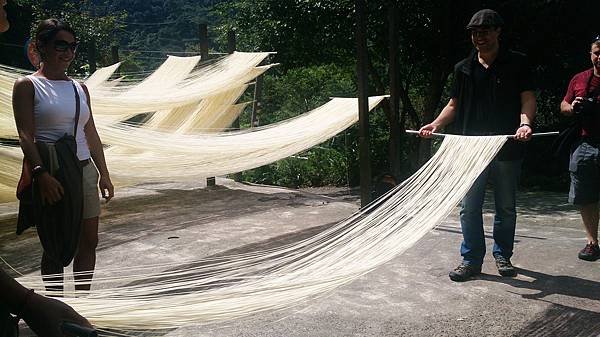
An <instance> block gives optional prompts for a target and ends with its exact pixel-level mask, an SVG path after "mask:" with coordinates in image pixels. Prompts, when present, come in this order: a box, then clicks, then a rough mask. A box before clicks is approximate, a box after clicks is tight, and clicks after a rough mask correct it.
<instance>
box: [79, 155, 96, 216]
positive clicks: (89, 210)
mask: <svg viewBox="0 0 600 337" xmlns="http://www.w3.org/2000/svg"><path fill="white" fill-rule="evenodd" d="M97 216H100V191H98V170H97V169H96V165H94V162H93V161H92V160H91V159H90V160H89V163H88V164H87V165H85V166H84V167H83V217H82V218H83V219H90V218H95V217H97Z"/></svg>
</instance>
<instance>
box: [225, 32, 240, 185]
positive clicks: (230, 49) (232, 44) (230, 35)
mask: <svg viewBox="0 0 600 337" xmlns="http://www.w3.org/2000/svg"><path fill="white" fill-rule="evenodd" d="M236 44H237V43H236V38H235V31H233V30H230V31H228V32H227V53H228V54H233V53H234V52H235V50H236V48H237V46H236ZM231 129H232V130H239V129H240V117H239V116H238V117H237V118H236V119H235V120H234V121H233V124H232V125H231ZM233 180H235V181H242V174H241V172H237V173H234V174H233Z"/></svg>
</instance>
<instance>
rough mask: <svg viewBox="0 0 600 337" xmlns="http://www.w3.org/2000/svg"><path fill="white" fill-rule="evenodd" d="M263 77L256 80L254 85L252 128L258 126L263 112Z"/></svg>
mask: <svg viewBox="0 0 600 337" xmlns="http://www.w3.org/2000/svg"><path fill="white" fill-rule="evenodd" d="M262 86H263V75H260V76H258V77H257V78H256V81H255V83H254V102H252V116H251V117H250V127H251V128H253V127H255V126H258V118H257V117H258V114H259V113H260V110H261V103H260V100H261V99H262Z"/></svg>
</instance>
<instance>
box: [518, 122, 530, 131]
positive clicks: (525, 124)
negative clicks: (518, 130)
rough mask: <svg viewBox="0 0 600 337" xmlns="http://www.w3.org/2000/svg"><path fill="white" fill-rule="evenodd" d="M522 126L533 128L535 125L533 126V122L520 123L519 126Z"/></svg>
mask: <svg viewBox="0 0 600 337" xmlns="http://www.w3.org/2000/svg"><path fill="white" fill-rule="evenodd" d="M522 126H528V127H529V128H530V129H531V130H533V126H531V124H527V123H521V125H519V127H522Z"/></svg>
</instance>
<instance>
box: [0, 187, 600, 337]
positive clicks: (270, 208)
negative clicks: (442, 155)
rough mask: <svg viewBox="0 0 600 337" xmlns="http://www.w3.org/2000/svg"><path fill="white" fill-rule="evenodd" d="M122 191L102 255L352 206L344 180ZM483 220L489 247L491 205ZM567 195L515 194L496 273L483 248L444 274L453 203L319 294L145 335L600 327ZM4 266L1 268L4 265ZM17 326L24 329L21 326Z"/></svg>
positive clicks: (260, 233)
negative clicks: (504, 253) (477, 269)
mask: <svg viewBox="0 0 600 337" xmlns="http://www.w3.org/2000/svg"><path fill="white" fill-rule="evenodd" d="M218 183H219V185H220V186H218V187H216V188H211V189H201V188H190V187H189V186H186V185H182V184H164V185H145V186H141V187H138V188H130V189H127V190H124V191H120V193H119V194H117V196H118V197H117V198H115V200H114V201H111V202H110V203H109V204H107V205H105V206H104V213H103V216H102V218H101V233H100V245H99V247H98V267H99V268H103V267H105V266H114V265H119V264H123V265H136V264H147V263H154V262H156V263H158V262H164V261H178V260H181V259H185V260H189V259H190V258H195V257H206V256H213V255H221V254H230V253H237V252H242V251H251V250H260V249H266V248H271V247H276V246H279V245H282V244H285V243H288V242H294V241H296V240H300V239H301V238H304V237H307V236H310V235H314V234H315V233H318V232H320V231H322V230H324V229H325V228H327V227H329V226H331V225H333V224H334V223H335V222H337V221H339V220H341V219H343V218H345V217H346V216H348V215H349V214H352V213H353V212H355V211H356V210H357V209H358V200H357V198H356V196H355V195H354V194H352V193H349V191H347V190H345V189H312V190H302V191H298V190H289V189H283V188H275V187H268V186H252V185H245V184H238V183H234V182H231V181H229V180H218ZM489 206H490V205H489V204H488V205H487V210H486V215H485V221H486V224H488V225H487V226H486V235H487V237H488V239H489V240H488V250H491V245H492V240H491V228H490V226H489V224H490V223H491V221H492V217H491V210H490V208H489ZM4 207H5V208H4V209H3V210H0V213H2V212H3V213H4V214H5V215H4V216H3V217H2V216H0V219H2V220H0V256H2V257H4V258H5V259H6V260H7V261H8V262H9V263H10V264H11V265H12V266H13V267H15V268H16V269H17V270H19V271H20V272H22V273H25V274H27V273H37V269H38V261H39V257H40V248H39V243H38V241H37V237H36V236H35V233H34V232H33V231H29V232H28V233H26V234H24V235H22V236H21V237H16V236H15V234H14V222H15V220H14V219H12V217H11V216H6V214H7V213H10V208H11V207H14V206H6V205H5V206H4ZM584 237H585V236H584V233H583V229H582V226H581V223H580V219H579V215H578V213H577V212H576V211H575V210H574V209H573V208H572V207H571V206H569V205H568V204H566V195H563V194H556V193H547V192H524V193H521V194H520V200H519V218H518V228H517V234H516V247H515V256H514V257H513V263H514V264H515V265H516V266H517V267H518V268H519V275H518V276H517V277H516V278H502V277H500V276H499V275H498V274H497V272H496V270H495V267H494V264H493V258H491V257H490V256H488V257H487V258H486V260H485V265H484V268H483V272H484V274H483V275H481V276H480V277H478V278H477V279H475V280H472V281H469V282H465V283H454V282H452V281H450V280H449V279H448V271H449V270H450V269H452V268H454V267H455V266H456V265H457V264H458V263H459V262H460V256H459V244H460V241H461V238H462V236H461V231H460V225H459V223H458V212H454V213H453V214H452V215H451V216H449V217H448V219H446V220H445V221H444V222H443V223H442V224H440V226H439V227H438V228H437V229H435V230H433V231H431V232H430V233H429V234H427V235H426V236H425V237H424V238H423V239H422V240H421V241H419V242H418V243H417V244H416V245H415V246H414V247H412V248H411V249H409V250H408V251H407V252H406V253H405V254H402V255H400V256H398V257H396V258H395V259H394V260H392V261H391V262H389V263H387V264H385V265H383V266H381V267H380V268H378V269H376V270H375V271H373V272H372V273H370V274H368V275H365V276H363V277H362V278H360V279H358V280H356V281H354V282H352V283H351V284H349V285H346V286H343V287H340V288H338V289H336V290H335V291H333V292H331V293H330V294H327V295H326V296H324V297H321V298H319V299H316V300H313V301H311V302H309V303H302V304H300V305H299V306H296V307H294V308H292V309H288V310H285V311H279V312H273V313H268V314H259V315H254V316H251V317H248V318H247V319H244V320H239V321H233V322H223V323H218V324H211V325H206V326H192V327H184V328H180V329H176V330H170V331H161V332H154V333H144V334H142V335H144V336H166V337H175V336H206V337H212V336H215V337H216V336H222V337H225V336H231V337H233V336H236V337H241V336H264V337H270V336H273V337H283V336H289V337H294V336H315V337H321V336H322V337H333V336H377V337H379V336H561V337H562V336H586V337H592V336H600V261H597V262H585V261H581V260H579V259H577V251H578V250H579V249H581V248H582V247H583V246H584V244H585V239H584ZM5 269H6V268H5ZM22 335H24V336H29V335H31V332H28V331H27V330H26V329H25V330H24V331H22Z"/></svg>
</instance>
